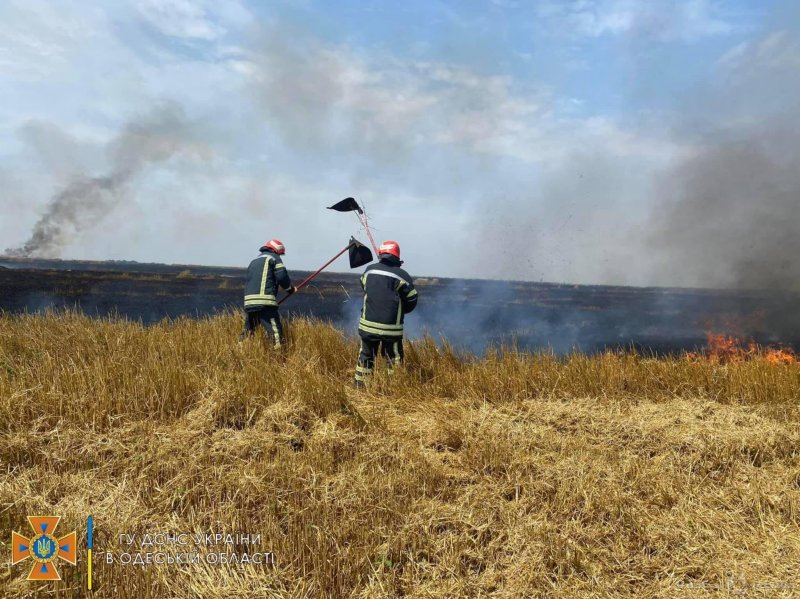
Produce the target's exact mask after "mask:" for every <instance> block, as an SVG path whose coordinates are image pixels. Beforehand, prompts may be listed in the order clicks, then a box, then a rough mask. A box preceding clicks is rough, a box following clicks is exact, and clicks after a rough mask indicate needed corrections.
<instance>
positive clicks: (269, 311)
mask: <svg viewBox="0 0 800 599" xmlns="http://www.w3.org/2000/svg"><path fill="white" fill-rule="evenodd" d="M259 325H260V326H262V327H264V334H265V335H266V336H267V339H268V340H270V341H272V345H273V346H274V347H275V349H280V348H281V346H282V345H285V343H286V338H285V337H284V336H283V325H282V324H281V315H280V313H279V312H278V308H277V306H265V307H263V308H261V309H259V310H248V311H246V312H245V313H244V330H243V331H242V334H241V335H240V336H239V339H240V340H244V339H246V338H247V337H252V336H253V335H254V334H255V332H256V329H257V328H258V327H259Z"/></svg>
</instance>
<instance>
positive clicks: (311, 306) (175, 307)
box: [0, 258, 800, 354]
mask: <svg viewBox="0 0 800 599" xmlns="http://www.w3.org/2000/svg"><path fill="white" fill-rule="evenodd" d="M291 274H292V277H293V280H294V281H295V282H296V283H297V282H299V281H301V280H302V279H303V278H304V277H305V276H306V275H307V274H308V273H306V272H303V271H291ZM243 277H244V270H243V269H239V268H225V267H209V266H181V265H164V264H141V263H136V262H84V261H61V260H31V259H12V258H7V259H0V310H3V311H6V312H11V313H21V312H34V313H37V312H42V311H46V310H59V309H64V308H78V309H80V310H82V311H83V312H85V313H86V314H89V315H92V316H98V317H104V316H108V315H116V316H120V317H124V318H128V319H131V320H138V321H141V322H143V323H145V324H150V323H154V322H158V321H160V320H162V319H164V318H178V317H193V318H194V317H203V316H208V315H213V314H215V313H218V312H220V311H224V310H228V309H239V307H240V305H241V301H242V293H243ZM416 282H417V287H418V289H419V293H420V302H419V307H418V308H417V310H416V311H415V312H414V313H413V314H411V315H409V316H408V318H407V333H408V335H409V336H410V337H412V338H414V337H419V336H421V335H423V334H425V333H429V334H431V335H433V336H434V337H435V338H437V339H446V340H447V341H449V342H450V343H451V344H452V345H454V346H456V347H458V348H460V349H466V350H470V351H474V352H477V353H480V352H482V351H483V350H485V349H486V348H487V347H489V346H492V345H494V346H497V345H500V344H506V345H507V344H511V343H516V345H517V347H518V348H520V349H526V350H537V349H551V350H553V351H554V352H556V353H565V352H568V351H570V350H573V349H575V350H581V351H586V352H595V351H600V350H603V349H607V348H612V349H616V348H630V347H636V348H637V349H640V350H645V351H652V352H654V353H658V354H661V353H673V352H679V351H682V350H692V349H696V348H698V347H701V346H703V345H704V343H705V338H706V337H705V335H706V332H707V331H710V330H711V331H715V332H726V333H730V334H734V335H737V336H740V337H745V338H747V339H753V340H755V341H757V342H759V343H763V344H773V343H782V344H786V345H789V346H792V347H794V348H795V349H800V317H798V316H797V314H798V312H800V311H798V309H797V308H798V307H800V296H799V295H798V294H795V293H788V292H774V291H758V290H753V291H730V290H709V289H676V288H658V287H647V288H638V287H616V286H594V285H593V286H588V285H567V284H553V283H528V282H509V281H483V280H472V279H446V278H419V279H417V281H416ZM360 306H361V290H360V286H359V283H358V275H357V274H353V273H323V274H322V275H320V276H319V277H318V278H317V279H315V280H314V281H313V283H312V284H311V285H309V286H308V287H306V288H305V289H303V290H302V291H301V292H299V293H298V294H297V295H295V296H294V297H292V298H291V299H290V300H288V301H287V302H286V303H285V304H283V306H282V310H283V312H284V314H286V315H288V316H292V315H295V316H296V315H302V316H311V317H315V318H319V319H321V320H325V321H329V322H332V323H333V324H335V325H336V326H338V327H340V328H342V330H344V331H346V332H351V333H353V334H354V333H355V327H356V322H357V319H358V312H359V309H360Z"/></svg>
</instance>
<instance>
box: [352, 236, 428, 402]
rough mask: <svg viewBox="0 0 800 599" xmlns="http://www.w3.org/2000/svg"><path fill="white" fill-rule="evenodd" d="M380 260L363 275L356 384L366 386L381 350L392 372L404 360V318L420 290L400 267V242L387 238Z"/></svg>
mask: <svg viewBox="0 0 800 599" xmlns="http://www.w3.org/2000/svg"><path fill="white" fill-rule="evenodd" d="M378 258H379V261H378V262H377V263H376V264H372V265H370V266H368V267H367V269H366V270H365V271H364V274H363V275H362V276H361V287H363V289H364V305H363V307H362V309H361V319H360V320H359V322H358V334H359V336H360V337H361V352H360V353H359V356H358V364H357V365H356V376H355V384H356V387H363V386H364V381H365V380H366V378H367V377H368V376H369V375H370V374H372V369H373V366H374V365H375V357H376V356H377V354H378V350H379V349H380V352H381V354H382V355H383V356H384V357H385V358H386V361H387V365H388V368H389V372H392V370H393V367H394V366H396V365H398V364H400V363H401V362H402V361H403V320H404V317H405V315H406V314H408V313H409V312H411V311H413V310H414V308H415V307H416V306H417V290H416V289H415V288H414V282H413V281H412V280H411V276H410V275H409V274H408V273H407V272H406V271H405V270H403V269H402V268H400V266H401V265H402V264H403V263H402V262H401V261H400V245H399V244H398V243H397V242H396V241H384V242H383V243H382V244H381V246H380V248H378Z"/></svg>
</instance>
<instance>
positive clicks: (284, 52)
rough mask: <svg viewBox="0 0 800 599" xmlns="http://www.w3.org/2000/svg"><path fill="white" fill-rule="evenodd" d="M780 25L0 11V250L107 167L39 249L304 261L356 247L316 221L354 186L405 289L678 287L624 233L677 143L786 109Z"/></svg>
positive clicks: (37, 7)
mask: <svg viewBox="0 0 800 599" xmlns="http://www.w3.org/2000/svg"><path fill="white" fill-rule="evenodd" d="M796 17H797V12H796V11H795V10H794V9H793V8H792V5H791V4H789V3H786V2H773V1H761V2H756V1H745V0H730V1H727V0H652V1H647V2H645V1H635V0H564V1H557V0H542V1H538V2H523V1H515V0H492V1H489V0H487V1H472V2H455V1H448V2H436V1H426V2H377V1H366V2H363V1H362V2H356V1H344V2H336V3H330V2H312V1H306V0H296V1H288V0H287V1H282V2H269V3H267V2H244V1H242V0H231V1H227V2H212V1H210V0H208V1H207V0H132V1H121V0H112V1H105V2H91V1H85V2H80V3H52V2H40V1H35V0H33V1H31V0H26V1H16V0H5V1H4V2H3V3H2V4H0V23H1V25H0V98H2V102H0V186H1V187H2V189H3V192H2V195H0V202H2V208H3V210H2V216H0V239H2V240H3V244H4V245H3V247H16V246H19V245H21V244H23V243H25V242H26V240H28V238H29V236H30V234H31V231H32V230H33V228H34V226H35V225H36V223H37V221H38V220H40V219H41V218H42V217H43V215H47V214H48V211H50V212H52V206H53V204H52V198H54V197H56V196H57V195H58V194H59V193H60V192H62V191H63V190H65V189H70V186H71V185H74V184H75V182H76V181H82V180H89V179H91V178H93V177H110V178H112V179H113V178H115V177H118V176H119V178H120V179H119V180H120V183H119V184H118V185H117V186H116V187H113V190H112V191H107V190H106V191H102V192H97V193H95V195H90V198H89V199H92V198H94V200H92V201H94V202H95V203H94V204H93V205H91V206H89V205H88V201H89V200H85V199H84V201H83V204H82V203H81V201H78V202H77V204H76V205H75V206H72V207H70V209H69V210H63V209H62V212H61V213H60V215H61V216H60V217H59V218H61V221H59V222H60V224H59V227H58V231H57V235H56V237H57V239H56V240H55V241H54V242H53V243H52V244H51V245H50V246H49V247H48V248H46V249H44V250H42V251H43V253H46V254H51V255H59V256H62V257H74V258H90V259H134V260H140V261H159V262H176V263H205V264H225V265H239V264H244V263H246V262H247V261H248V259H249V258H250V256H251V254H252V253H253V250H254V249H255V248H257V247H258V245H260V243H261V242H262V241H263V240H264V239H265V238H268V237H278V238H281V239H282V240H283V241H284V242H285V243H286V245H287V247H288V254H287V263H288V264H289V265H290V266H294V267H296V268H306V269H310V268H313V267H315V266H318V265H319V264H321V263H322V262H324V261H325V260H326V259H327V258H328V257H329V256H331V255H333V254H334V253H335V252H336V251H337V250H338V249H339V247H341V246H342V245H343V244H344V242H346V240H347V239H348V237H349V235H350V234H358V233H359V232H358V226H357V223H356V222H355V219H354V218H349V217H348V215H337V214H333V213H331V212H328V211H325V210H324V206H327V205H330V204H331V203H333V202H335V201H337V200H338V199H341V198H343V197H345V196H348V195H353V196H355V197H356V198H357V199H359V200H361V201H363V202H364V203H365V204H366V206H367V209H368V212H369V213H370V216H371V218H372V222H373V224H374V226H375V228H376V235H377V236H379V237H386V238H394V239H397V240H398V241H400V243H401V245H402V247H403V250H404V258H405V259H406V261H407V266H408V267H409V270H410V271H412V272H413V273H415V274H420V275H423V274H424V275H441V276H469V277H503V278H515V279H527V280H552V281H571V282H585V283H630V284H698V283H700V282H702V281H697V280H693V279H692V277H691V276H688V275H687V276H685V277H682V276H681V275H680V273H675V272H672V273H669V274H665V271H664V270H663V268H660V267H659V262H658V260H657V259H656V257H655V256H650V252H643V251H642V248H643V247H645V246H646V245H647V243H648V241H647V238H646V237H647V236H646V235H644V234H643V231H645V230H647V229H649V228H650V227H651V224H652V222H653V219H654V218H657V217H654V214H657V213H658V210H659V209H660V205H659V203H660V202H665V201H667V200H664V199H663V194H662V193H661V188H662V187H663V186H664V181H665V180H668V179H669V174H670V173H671V172H673V169H675V168H676V166H680V165H681V164H682V163H683V162H685V161H687V160H690V159H691V157H692V156H695V155H697V153H698V152H702V151H703V150H704V146H705V145H706V144H707V143H708V141H707V140H708V136H706V135H705V134H701V132H703V131H706V129H707V130H708V131H713V132H715V133H714V135H716V132H719V131H727V130H735V129H736V127H739V126H740V124H741V123H745V122H753V121H759V120H760V119H762V118H764V117H765V115H766V116H768V113H772V112H775V113H780V112H781V111H784V110H786V109H787V106H788V105H789V104H791V103H792V102H794V100H795V99H796V97H795V95H793V94H794V88H793V90H792V92H791V93H789V94H786V93H783V92H781V89H780V88H781V86H780V85H779V84H778V83H776V82H780V81H785V80H786V78H787V77H791V76H792V75H797V74H798V70H800V42H798V39H799V38H798V35H797V34H798V27H797V25H798V23H797V18H796ZM765 73H766V74H768V75H769V77H767V76H766V75H765ZM743 89H746V90H747V92H746V93H742V92H741V90H743ZM737 90H738V91H737ZM734 92H735V93H736V94H737V95H736V96H735V101H731V98H732V95H731V94H733V93H734ZM751 98H752V101H751ZM143 123H144V124H143ZM165 131H166V132H167V133H164V132H165ZM143 132H144V133H143ZM709 135H710V134H709ZM743 135H747V133H743ZM143 136H151V137H148V138H147V142H146V144H145V145H144V146H141V145H139V141H141V139H142V138H143ZM165 138H168V139H167V141H165ZM164 144H166V146H168V147H165V145H164ZM142 147H144V148H145V149H144V150H142ZM142 151H143V152H144V154H140V155H139V154H136V153H137V152H142ZM132 155H133V158H132V157H131V156H132ZM131 160H132V161H133V162H132V163H131V162H130V161H131ZM131 165H132V166H131ZM665 177H666V179H665ZM62 208H63V207H62ZM82 210H86V211H87V213H86V214H84V213H82V212H81V211H82ZM361 236H362V237H363V235H361ZM341 268H344V266H343V265H342V266H341ZM695 278H696V277H695ZM720 283H721V284H724V283H725V281H724V277H722V278H721V280H720Z"/></svg>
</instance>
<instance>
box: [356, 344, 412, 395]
mask: <svg viewBox="0 0 800 599" xmlns="http://www.w3.org/2000/svg"><path fill="white" fill-rule="evenodd" d="M359 335H360V336H361V351H360V352H359V354H358V364H356V384H362V383H363V382H364V380H365V378H366V377H368V376H369V375H370V374H372V369H373V368H374V367H375V358H376V357H377V355H378V351H380V352H381V355H382V356H383V357H384V358H386V364H387V368H388V369H389V372H390V373H391V372H392V370H393V369H394V367H395V366H397V365H399V364H401V363H402V362H403V338H402V337H383V336H380V335H370V334H368V333H361V332H359Z"/></svg>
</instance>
